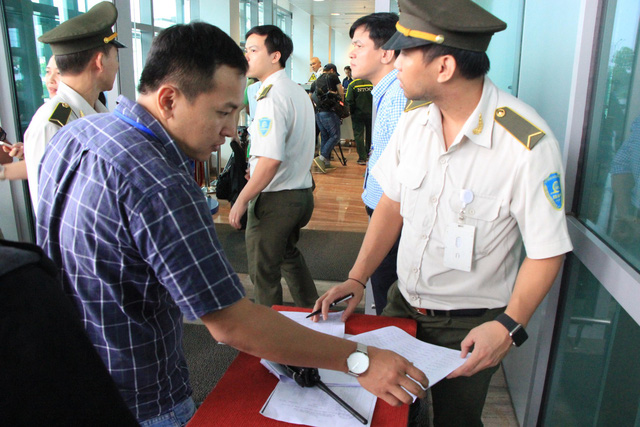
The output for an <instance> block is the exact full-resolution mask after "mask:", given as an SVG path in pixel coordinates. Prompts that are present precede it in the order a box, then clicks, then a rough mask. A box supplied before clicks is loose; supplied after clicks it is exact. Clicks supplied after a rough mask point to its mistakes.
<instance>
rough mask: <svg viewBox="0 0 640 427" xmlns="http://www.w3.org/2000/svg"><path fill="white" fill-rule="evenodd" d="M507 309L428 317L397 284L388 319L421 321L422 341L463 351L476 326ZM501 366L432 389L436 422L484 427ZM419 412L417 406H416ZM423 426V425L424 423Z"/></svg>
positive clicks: (388, 310) (389, 302)
mask: <svg viewBox="0 0 640 427" xmlns="http://www.w3.org/2000/svg"><path fill="white" fill-rule="evenodd" d="M504 310H505V307H502V308H496V309H492V310H487V312H486V313H485V314H483V315H482V316H474V317H449V316H433V317H432V316H426V315H422V314H420V313H418V312H417V311H416V310H414V309H413V308H412V307H411V306H410V305H409V303H408V302H407V301H406V300H405V299H404V297H403V296H402V294H401V293H400V290H399V289H398V285H397V283H396V284H394V285H393V286H392V287H391V289H390V290H389V294H388V301H387V306H386V307H385V309H384V313H383V315H384V316H391V317H407V318H411V319H414V320H416V321H417V322H418V334H417V338H418V339H419V340H420V341H424V342H428V343H430V344H436V345H440V346H443V347H448V348H452V349H454V350H460V343H461V342H462V340H463V339H464V338H465V337H466V336H467V334H468V333H469V331H470V330H471V329H473V328H475V327H476V326H478V325H480V324H482V323H485V322H488V321H491V320H494V319H495V318H496V317H497V316H498V314H500V313H502V312H504ZM498 366H499V365H497V366H494V367H493V368H488V369H485V370H483V371H480V372H478V373H477V374H475V375H473V376H471V377H458V378H454V379H451V380H447V379H443V380H442V381H440V382H439V383H437V384H436V385H434V386H433V387H431V397H432V399H433V423H434V425H435V426H436V427H439V426H465V427H466V426H482V420H481V417H482V408H483V407H484V402H485V399H486V397H487V391H488V389H489V382H490V381H491V376H492V375H493V374H494V373H495V372H496V371H497V370H498ZM412 410H415V405H412ZM420 424H422V423H420Z"/></svg>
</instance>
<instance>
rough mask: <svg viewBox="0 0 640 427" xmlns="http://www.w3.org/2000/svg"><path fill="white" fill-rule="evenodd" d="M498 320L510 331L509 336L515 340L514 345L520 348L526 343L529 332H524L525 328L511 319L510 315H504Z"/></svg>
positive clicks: (497, 318) (499, 316)
mask: <svg viewBox="0 0 640 427" xmlns="http://www.w3.org/2000/svg"><path fill="white" fill-rule="evenodd" d="M496 320H497V321H498V322H500V323H501V324H502V326H504V327H505V328H507V331H509V336H510V337H511V339H512V340H513V345H515V346H516V347H520V346H521V345H522V343H524V342H525V341H526V340H527V338H529V335H528V334H527V331H525V330H524V327H523V326H522V325H521V324H520V323H517V322H516V321H515V320H513V319H512V318H511V317H509V315H508V314H505V313H502V314H500V315H498V317H496Z"/></svg>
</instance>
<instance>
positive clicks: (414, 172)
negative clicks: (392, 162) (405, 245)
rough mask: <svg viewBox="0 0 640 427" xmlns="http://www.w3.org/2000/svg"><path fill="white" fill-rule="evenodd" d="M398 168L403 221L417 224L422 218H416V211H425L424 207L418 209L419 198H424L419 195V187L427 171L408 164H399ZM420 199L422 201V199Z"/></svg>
mask: <svg viewBox="0 0 640 427" xmlns="http://www.w3.org/2000/svg"><path fill="white" fill-rule="evenodd" d="M398 168H399V169H398V181H399V182H400V214H401V215H402V218H403V219H404V220H405V221H407V222H409V223H411V224H413V225H419V224H421V223H422V219H421V218H416V212H420V211H422V212H424V211H425V209H419V206H420V203H421V199H424V197H422V198H421V197H420V193H421V192H420V191H419V189H420V187H421V186H422V184H423V182H424V180H425V177H426V176H427V171H426V170H424V169H422V168H418V167H411V166H408V165H399V166H398ZM422 201H423V202H424V200H422Z"/></svg>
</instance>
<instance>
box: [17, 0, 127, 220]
mask: <svg viewBox="0 0 640 427" xmlns="http://www.w3.org/2000/svg"><path fill="white" fill-rule="evenodd" d="M117 17H118V12H117V10H116V8H115V6H114V5H113V4H112V3H111V2H106V1H105V2H102V3H98V4H97V5H96V6H94V7H92V8H91V9H90V10H89V11H87V13H85V14H83V15H79V16H77V17H75V18H72V19H70V20H68V21H65V22H63V23H62V24H60V25H59V26H57V27H56V28H54V29H53V30H51V31H48V32H46V33H45V34H43V35H42V36H40V38H39V39H38V40H39V41H41V42H42V43H47V44H49V45H50V46H51V50H52V51H53V54H54V55H55V57H56V63H57V65H58V69H59V70H60V82H59V84H58V93H57V94H56V96H54V97H53V98H52V99H51V100H50V101H49V102H46V103H45V104H44V105H43V106H41V107H40V108H39V109H38V111H36V113H35V115H34V116H33V118H32V119H31V123H29V127H28V128H27V131H26V132H25V135H24V158H25V164H26V167H27V177H28V180H29V192H30V194H31V202H32V204H33V207H34V211H36V212H37V209H36V208H37V202H38V175H39V174H38V167H39V165H40V160H41V159H42V156H43V154H44V151H45V148H46V146H47V144H48V143H49V141H50V140H51V138H52V137H53V135H55V133H56V132H58V130H59V129H60V128H61V127H62V126H64V125H66V124H67V123H69V122H70V121H72V120H75V119H78V118H80V117H84V116H87V115H90V114H96V113H107V112H109V110H107V108H106V107H105V106H104V104H103V103H102V102H100V101H99V100H98V96H99V95H100V93H101V92H103V91H108V90H111V89H112V88H113V82H114V80H115V76H116V73H117V71H118V53H117V49H118V48H121V47H124V45H122V44H121V43H119V42H118V41H117V40H116V39H115V37H116V35H117V34H116V33H114V32H113V30H112V29H111V27H112V26H113V24H115V22H116V19H117Z"/></svg>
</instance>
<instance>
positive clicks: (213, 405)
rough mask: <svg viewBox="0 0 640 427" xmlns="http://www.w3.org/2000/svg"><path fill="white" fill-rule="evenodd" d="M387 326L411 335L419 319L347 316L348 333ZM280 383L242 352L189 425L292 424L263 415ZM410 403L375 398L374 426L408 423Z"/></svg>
mask: <svg viewBox="0 0 640 427" xmlns="http://www.w3.org/2000/svg"><path fill="white" fill-rule="evenodd" d="M273 308H274V309H275V310H278V311H306V312H310V311H311V310H309V309H303V308H297V307H285V306H274V307H273ZM386 326H397V327H399V328H401V329H403V330H404V331H406V332H407V333H409V334H411V335H412V336H415V335H416V322H415V321H414V320H412V319H399V318H394V317H382V316H371V315H367V314H353V315H351V317H349V319H348V320H347V323H346V325H345V333H347V334H351V335H357V334H361V333H363V332H367V331H371V330H374V329H379V328H384V327H386ZM277 383H278V379H277V378H276V377H275V376H274V375H273V374H271V373H269V372H268V371H267V369H266V368H265V367H264V366H262V365H261V364H260V359H259V358H257V357H254V356H251V355H249V354H246V353H242V352H240V353H239V354H238V357H236V359H235V360H234V361H233V363H232V364H231V365H230V366H229V369H227V372H226V373H225V374H224V376H223V377H222V378H221V379H220V381H219V382H218V384H217V385H216V387H215V388H214V389H213V390H212V391H211V393H209V395H208V396H207V398H206V399H205V401H204V402H203V403H202V405H201V406H200V408H198V410H197V411H196V413H195V415H194V416H193V418H192V419H191V421H190V422H189V424H188V427H204V426H206V427H209V426H225V427H227V426H238V427H241V426H290V425H294V424H289V423H284V422H281V421H275V420H272V419H270V418H267V417H264V416H262V415H260V412H259V411H260V409H261V408H262V405H264V403H265V402H266V401H267V398H268V397H269V395H270V394H271V392H272V391H273V389H274V388H275V386H276V384H277ZM408 419H409V407H408V406H407V405H403V406H401V407H393V406H390V405H389V404H388V403H386V402H385V401H383V400H382V399H378V400H377V402H376V409H375V412H374V413H373V420H372V422H371V425H372V426H405V425H407V421H408Z"/></svg>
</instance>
